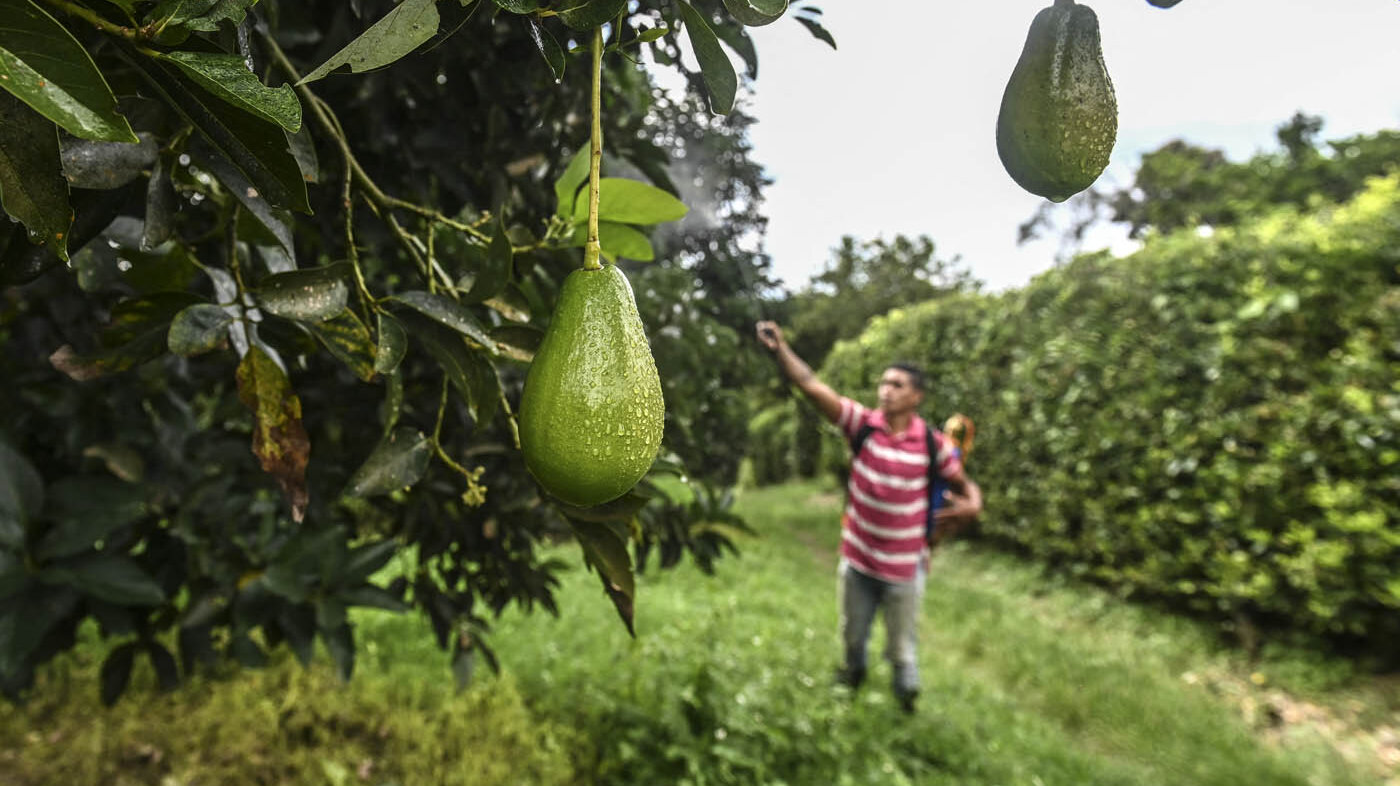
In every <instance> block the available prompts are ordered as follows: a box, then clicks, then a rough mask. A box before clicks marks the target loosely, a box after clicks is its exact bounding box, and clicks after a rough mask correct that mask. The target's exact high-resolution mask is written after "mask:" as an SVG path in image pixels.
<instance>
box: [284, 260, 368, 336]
mask: <svg viewBox="0 0 1400 786" xmlns="http://www.w3.org/2000/svg"><path fill="white" fill-rule="evenodd" d="M348 273H349V267H348V266H347V265H346V264H344V263H336V264H331V265H326V266H324V267H315V268H306V269H304V270H293V271H291V272H290V273H277V274H275V275H271V276H268V277H267V278H264V279H263V280H262V281H261V282H259V284H258V304H259V305H260V306H262V308H263V309H264V310H266V311H267V312H268V313H270V314H276V315H277V316H279V317H284V318H286V319H296V320H300V321H303V322H316V321H320V320H323V319H330V318H331V317H333V316H335V315H337V314H339V313H340V312H342V311H344V310H345V304H346V302H348V301H349V299H350V286H349V284H347V283H346V276H347V275H348ZM366 337H368V331H366Z"/></svg>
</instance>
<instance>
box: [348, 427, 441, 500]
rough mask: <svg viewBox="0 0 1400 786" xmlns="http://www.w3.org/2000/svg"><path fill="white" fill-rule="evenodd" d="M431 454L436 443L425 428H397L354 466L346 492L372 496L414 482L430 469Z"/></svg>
mask: <svg viewBox="0 0 1400 786" xmlns="http://www.w3.org/2000/svg"><path fill="white" fill-rule="evenodd" d="M432 457H433V444H432V442H430V441H428V438H427V437H425V436H423V433H422V432H420V431H418V430H416V429H411V428H399V429H395V430H394V431H393V432H392V433H390V435H389V436H388V437H387V438H386V439H385V440H384V441H382V442H380V443H379V446H378V447H376V448H375V449H374V452H373V453H371V454H369V458H367V459H365V463H364V464H361V465H360V468H359V469H357V470H355V474H354V475H352V476H351V477H350V481H349V483H347V484H346V488H345V493H346V494H349V495H351V496H354V497H372V496H375V495H377V494H388V493H389V492H391V491H397V490H398V489H402V488H407V487H409V486H412V485H413V484H414V483H417V482H418V481H419V480H420V479H421V478H422V477H423V474H424V473H426V472H427V471H428V463H429V462H430V461H431V460H432Z"/></svg>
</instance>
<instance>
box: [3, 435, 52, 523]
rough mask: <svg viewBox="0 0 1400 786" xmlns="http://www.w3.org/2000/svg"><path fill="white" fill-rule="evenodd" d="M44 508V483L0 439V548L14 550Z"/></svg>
mask: <svg viewBox="0 0 1400 786" xmlns="http://www.w3.org/2000/svg"><path fill="white" fill-rule="evenodd" d="M43 507H44V481H43V478H41V477H39V472H38V470H36V469H34V465H33V464H30V463H29V459H27V458H25V457H24V454H22V453H20V452H19V451H17V450H15V449H14V448H13V447H11V446H10V443H8V442H5V441H4V440H0V548H17V547H18V546H19V545H20V544H21V543H22V542H23V541H24V527H25V525H26V524H27V523H28V522H30V521H32V520H33V519H34V517H35V516H38V515H39V511H40V510H42V509H43Z"/></svg>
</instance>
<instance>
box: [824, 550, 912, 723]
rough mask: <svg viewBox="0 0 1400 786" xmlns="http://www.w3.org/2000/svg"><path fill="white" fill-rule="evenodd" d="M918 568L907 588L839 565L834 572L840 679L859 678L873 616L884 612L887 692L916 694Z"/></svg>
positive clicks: (863, 665) (845, 564)
mask: <svg viewBox="0 0 1400 786" xmlns="http://www.w3.org/2000/svg"><path fill="white" fill-rule="evenodd" d="M925 579H926V574H925V572H924V566H923V565H920V566H919V572H918V575H917V576H916V577H915V579H914V580H913V581H911V582H908V583H898V584H896V583H892V582H888V581H881V580H880V579H877V578H875V577H874V576H868V575H866V574H864V573H861V572H860V571H859V570H856V569H855V568H853V567H851V565H850V563H849V562H847V561H846V560H844V559H843V560H841V564H840V566H839V567H838V568H837V569H836V593H837V611H838V612H840V615H841V643H842V644H843V646H844V647H845V655H846V664H845V669H846V673H847V674H850V675H864V674H865V669H866V645H867V643H868V642H869V640H870V628H871V626H872V625H873V623H874V622H875V612H876V610H877V609H879V608H881V607H883V608H884V612H885V658H886V659H887V660H888V661H889V662H890V667H891V668H892V669H893V679H892V683H893V684H892V687H893V688H894V692H895V694H896V695H900V696H904V695H911V694H914V693H917V692H918V690H919V661H918V652H917V645H918V638H919V636H918V634H919V612H920V609H921V606H922V605H923V598H924V582H925Z"/></svg>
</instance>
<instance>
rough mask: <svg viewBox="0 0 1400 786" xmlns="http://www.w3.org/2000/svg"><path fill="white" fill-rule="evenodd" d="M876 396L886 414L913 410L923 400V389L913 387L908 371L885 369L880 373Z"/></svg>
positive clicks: (897, 413)
mask: <svg viewBox="0 0 1400 786" xmlns="http://www.w3.org/2000/svg"><path fill="white" fill-rule="evenodd" d="M876 396H877V398H878V399H879V402H880V409H881V411H883V412H884V413H885V415H886V416H889V415H903V414H904V413H906V412H913V411H914V410H915V409H916V408H917V407H918V406H919V402H921V401H923V400H924V394H923V391H921V390H919V389H918V388H916V387H914V383H913V380H912V379H910V377H909V372H908V371H905V370H904V369H902V368H887V369H885V373H884V374H881V375H880V386H879V388H877V390H876Z"/></svg>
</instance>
